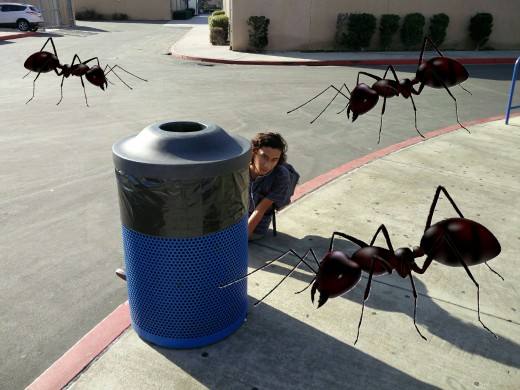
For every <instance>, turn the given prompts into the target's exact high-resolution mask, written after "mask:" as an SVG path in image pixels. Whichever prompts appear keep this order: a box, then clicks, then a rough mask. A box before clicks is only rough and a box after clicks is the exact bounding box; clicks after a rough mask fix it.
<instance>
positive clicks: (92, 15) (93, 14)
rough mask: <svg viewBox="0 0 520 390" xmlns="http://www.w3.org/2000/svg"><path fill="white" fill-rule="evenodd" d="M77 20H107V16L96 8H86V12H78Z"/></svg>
mask: <svg viewBox="0 0 520 390" xmlns="http://www.w3.org/2000/svg"><path fill="white" fill-rule="evenodd" d="M76 19H77V20H105V16H104V15H103V14H100V13H99V12H97V11H96V10H95V9H94V8H85V10H84V11H80V12H76Z"/></svg>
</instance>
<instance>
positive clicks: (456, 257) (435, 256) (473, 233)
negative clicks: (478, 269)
mask: <svg viewBox="0 0 520 390" xmlns="http://www.w3.org/2000/svg"><path fill="white" fill-rule="evenodd" d="M441 192H442V193H444V195H446V197H447V199H448V200H449V202H450V203H451V205H452V206H453V208H454V209H455V211H456V212H457V214H458V215H459V218H449V219H445V220H443V221H440V222H437V223H435V224H433V225H432V223H431V222H432V218H433V213H434V211H435V207H436V205H437V201H438V199H439V196H440V194H441ZM380 232H382V233H383V235H384V237H385V240H386V244H387V246H388V248H382V247H378V246H374V243H375V241H376V238H377V236H378V234H379V233H380ZM336 236H340V237H343V238H345V239H347V240H349V241H351V242H353V243H354V244H356V245H358V246H359V247H360V248H359V249H358V250H356V251H355V252H354V253H353V254H352V255H351V256H349V255H348V254H347V253H345V252H342V251H339V250H335V249H334V239H335V237H336ZM500 251H501V247H500V243H499V242H498V240H497V239H496V237H495V236H494V235H493V233H491V232H490V231H489V230H488V229H487V228H486V227H484V226H483V225H481V224H480V223H478V222H475V221H472V220H470V219H467V218H464V216H463V215H462V213H461V212H460V210H459V208H458V207H457V205H456V204H455V201H454V200H453V199H452V198H451V196H450V195H449V193H448V192H447V190H446V189H445V188H444V187H442V186H439V187H437V190H436V192H435V196H434V199H433V201H432V205H431V207H430V212H429V214H428V218H427V220H426V227H425V229H424V234H423V236H422V238H421V241H420V246H418V247H414V248H413V249H409V248H399V249H397V250H396V251H394V249H393V246H392V243H391V241H390V236H389V234H388V231H387V229H386V227H385V225H381V226H379V228H378V229H377V231H376V233H375V235H374V237H373V238H372V241H371V242H370V244H366V243H365V242H363V241H361V240H360V239H358V238H355V237H353V236H350V235H347V234H345V233H341V232H334V233H333V234H332V237H331V239H330V245H329V249H328V252H327V254H326V255H325V256H324V257H323V259H322V260H321V261H318V259H317V257H316V254H315V253H314V251H313V249H312V248H311V249H309V250H308V251H307V252H306V253H305V254H304V256H300V255H298V253H296V251H294V250H293V249H290V250H288V251H287V252H285V253H283V254H282V255H280V256H278V257H277V258H276V259H274V260H270V261H268V262H267V263H266V264H264V265H263V266H261V267H260V268H258V269H255V270H253V271H252V272H250V273H248V274H247V275H245V276H242V277H241V278H239V279H236V280H233V281H231V282H229V283H226V284H224V285H222V286H221V287H226V286H229V285H231V284H233V283H236V282H238V281H240V280H242V279H244V278H246V277H248V276H249V275H251V274H253V273H255V272H257V271H259V270H261V269H263V268H265V267H267V266H269V265H270V264H272V263H274V262H275V261H278V260H280V259H281V258H283V257H284V256H286V255H288V254H293V255H295V256H296V257H298V259H299V261H298V263H297V264H296V265H295V266H293V267H292V269H291V270H290V272H289V273H288V274H287V275H285V277H284V278H283V279H282V280H281V281H280V282H279V283H278V284H277V285H276V286H274V287H273V288H272V289H271V290H270V291H269V292H268V293H267V294H266V295H264V296H263V297H262V298H261V299H260V300H259V301H257V302H256V303H255V305H258V304H259V303H260V302H262V301H263V300H264V299H265V298H266V297H267V296H268V295H269V294H271V293H272V292H273V291H274V290H275V289H276V288H277V287H278V286H279V285H280V284H281V283H282V282H283V281H284V280H285V279H286V278H288V277H289V276H290V275H291V274H292V273H293V272H294V271H295V270H296V268H297V267H298V266H299V265H300V264H301V263H304V264H305V265H306V266H307V267H308V268H309V269H310V270H311V271H312V272H313V273H314V274H315V277H314V278H313V280H312V281H311V282H310V283H309V286H310V285H311V284H312V289H311V301H312V302H313V303H314V297H315V294H316V291H318V292H319V294H320V295H319V299H318V308H319V307H321V306H323V305H324V304H325V303H326V302H327V300H328V299H329V298H335V297H338V296H340V295H342V294H344V293H346V292H348V291H350V290H351V289H352V288H354V287H355V286H356V285H357V284H358V282H359V281H360V279H361V274H362V272H365V273H367V274H368V282H367V285H366V287H365V293H364V295H363V305H362V309H361V316H360V319H359V323H358V329H357V336H356V340H355V342H354V344H356V343H357V341H358V338H359V331H360V327H361V322H362V320H363V312H364V308H365V301H366V300H367V299H368V297H369V294H370V288H371V283H372V277H373V276H380V275H384V274H386V273H388V274H391V273H392V270H396V271H397V273H398V275H399V276H401V277H402V278H406V277H408V276H409V277H410V283H411V287H412V292H413V296H414V319H413V321H414V326H415V328H416V330H417V332H418V333H419V335H420V336H421V337H422V338H423V339H424V340H426V338H425V337H424V336H423V335H422V333H421V332H420V330H419V328H418V327H417V324H416V313H417V296H418V294H417V291H416V289H415V283H414V280H413V276H412V272H416V273H419V274H423V273H424V272H426V270H427V269H428V267H429V266H430V265H431V263H432V261H433V260H436V261H437V262H439V263H441V264H444V265H447V266H452V267H464V269H465V271H466V273H467V274H468V276H469V277H470V279H471V280H472V281H473V283H474V284H475V286H476V287H477V309H478V310H477V313H478V320H479V322H480V323H481V324H482V326H483V327H484V328H485V329H486V330H487V331H489V332H490V333H491V334H492V335H493V336H494V337H495V338H497V336H496V335H495V333H493V332H492V331H491V330H490V329H489V328H488V327H487V326H486V325H485V324H484V323H483V322H482V320H481V319H480V287H479V284H478V283H477V282H476V280H475V278H474V277H473V275H472V274H471V271H470V270H469V267H470V266H473V265H478V264H482V263H485V264H486V265H487V266H488V268H489V269H490V270H491V271H492V272H494V273H495V274H497V275H498V276H499V277H500V278H502V276H500V275H499V274H498V273H497V272H496V271H494V270H493V269H492V268H491V267H489V265H488V264H487V261H489V260H491V259H493V258H495V257H496V256H498V254H499V253H500ZM309 254H311V255H312V257H313V258H314V261H315V262H316V264H317V266H318V268H317V269H315V268H314V267H313V266H311V265H310V264H309V262H307V261H306V260H305V258H306V257H307V256H308V255H309ZM425 254H426V256H427V257H426V260H425V261H424V263H423V266H422V267H419V265H417V264H416V262H415V259H416V258H418V257H422V256H424V255H425ZM502 279H503V278H502ZM309 286H307V287H306V288H305V289H307V288H308V287H309ZM305 289H304V290H305ZM304 290H302V291H304ZM302 291H299V292H298V293H300V292H302Z"/></svg>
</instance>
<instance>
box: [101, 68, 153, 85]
mask: <svg viewBox="0 0 520 390" xmlns="http://www.w3.org/2000/svg"><path fill="white" fill-rule="evenodd" d="M107 68H110V70H109V71H108V72H107V73H106V74H109V73H110V72H114V74H116V72H115V70H114V69H115V68H119V69H121V70H122V71H123V72H126V73H128V74H129V75H130V76H134V77H135V78H137V79H139V80H142V81H146V82H148V80H146V79H143V78H142V77H139V76H137V75H135V74H133V73H130V72H129V71H127V70H126V69H124V68H121V67H120V66H119V65H114V66H108V65H107V66H105V70H106V69H107ZM116 76H117V75H116ZM117 78H119V76H117ZM119 80H121V79H120V78H119ZM121 81H122V80H121Z"/></svg>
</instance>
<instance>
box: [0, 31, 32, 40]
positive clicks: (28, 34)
mask: <svg viewBox="0 0 520 390" xmlns="http://www.w3.org/2000/svg"><path fill="white" fill-rule="evenodd" d="M36 34H38V33H37V32H36V31H34V32H26V33H20V34H12V35H4V36H0V41H7V40H8V39H16V38H23V37H30V36H32V35H36Z"/></svg>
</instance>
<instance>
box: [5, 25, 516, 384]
mask: <svg viewBox="0 0 520 390" xmlns="http://www.w3.org/2000/svg"><path fill="white" fill-rule="evenodd" d="M80 27H81V28H78V29H75V30H70V31H69V30H60V31H54V32H50V33H49V32H48V33H42V34H37V35H34V36H30V37H26V38H23V39H17V40H12V41H1V42H0V52H1V53H2V55H1V56H0V65H1V68H2V69H3V76H2V78H0V91H1V93H0V115H1V118H2V119H1V127H0V141H1V142H0V166H1V168H0V178H1V179H2V183H3V186H2V188H1V189H0V219H1V225H0V226H1V228H0V229H1V233H2V234H1V236H0V253H1V258H2V259H3V264H4V272H3V273H2V275H1V276H0V304H1V307H2V312H1V314H0V339H1V341H2V342H1V343H0V354H1V356H4V357H8V358H4V359H3V363H2V365H1V366H0V381H1V382H2V383H3V384H4V386H6V388H9V389H19V388H24V387H26V386H27V385H28V384H29V383H31V381H32V380H33V379H34V378H36V377H37V376H39V375H40V374H41V373H42V372H43V371H44V370H45V369H46V368H47V367H48V366H49V365H50V364H52V363H53V362H54V361H55V360H56V359H58V358H59V357H60V356H62V355H63V353H64V352H65V351H67V350H68V349H69V348H70V347H71V346H72V345H74V344H75V343H76V342H77V340H79V339H80V338H81V337H82V336H83V335H84V334H86V333H87V332H88V331H89V330H90V329H92V328H93V327H94V326H95V325H96V324H98V323H99V322H100V321H101V320H102V319H103V318H105V317H106V316H107V315H108V314H109V313H111V312H112V311H113V310H114V309H115V308H116V307H117V306H119V305H120V304H121V303H123V302H124V301H125V300H126V299H127V292H126V288H125V286H124V284H123V283H121V282H120V281H119V280H118V279H117V278H116V277H115V275H114V270H115V268H117V267H120V266H122V264H123V260H122V247H121V242H120V236H121V232H120V222H119V211H118V206H117V194H116V184H115V181H114V175H113V164H112V156H111V146H112V144H113V143H115V142H116V141H117V140H119V139H121V138H122V137H124V136H127V135H130V134H134V133H137V132H139V131H140V130H142V129H143V128H144V127H146V126H147V125H149V124H151V123H156V122H162V121H165V120H166V121H167V120H196V121H200V122H203V123H204V122H206V123H216V124H218V125H220V126H221V127H222V128H224V129H225V130H227V131H229V132H233V133H237V134H240V135H242V136H244V137H247V138H250V137H252V136H253V135H254V134H255V133H256V132H258V131H262V130H266V129H271V130H275V131H278V132H280V133H282V134H283V135H284V136H285V138H286V139H287V140H288V142H289V148H290V149H289V160H290V161H291V162H292V163H293V164H294V165H295V166H298V170H299V171H300V173H301V174H302V178H301V181H302V182H303V183H304V182H307V181H309V180H312V179H313V178H315V177H317V176H319V175H321V174H323V173H326V172H328V171H330V170H331V169H334V168H336V167H338V166H340V165H342V164H344V163H345V162H348V161H350V160H353V159H355V158H359V157H361V156H364V155H367V154H369V153H371V152H373V151H375V150H378V149H382V148H384V147H387V146H390V145H394V144H396V143H398V142H402V141H404V140H407V139H409V138H412V137H415V136H417V134H416V132H415V129H414V127H413V123H414V122H413V110H412V107H411V104H410V102H409V101H405V100H396V101H393V100H392V101H388V102H387V106H386V113H385V116H384V125H383V132H382V139H381V142H380V143H379V144H378V143H377V133H378V129H379V123H380V122H379V121H380V111H378V110H377V109H376V110H374V111H373V112H371V113H370V114H368V115H366V116H364V117H362V118H359V119H358V120H357V121H356V122H355V123H354V124H352V123H349V122H348V121H347V120H346V118H345V116H344V115H336V114H335V112H337V111H340V110H341V109H342V108H343V106H344V103H340V102H338V103H337V104H335V107H334V108H333V109H331V110H330V111H328V112H327V114H326V115H324V116H323V117H322V118H320V119H319V120H318V121H316V122H315V123H314V124H313V125H310V124H309V122H310V121H311V120H312V119H313V118H314V117H315V116H316V115H317V114H318V113H319V111H321V109H322V108H323V107H324V105H325V104H326V103H327V102H328V100H327V99H324V100H317V101H315V102H313V103H312V104H309V105H307V106H306V107H305V108H303V109H301V110H299V111H297V112H295V113H293V114H290V115H288V114H287V111H289V110H290V109H292V108H294V107H295V106H297V105H299V104H300V103H302V102H304V101H306V100H308V99H309V98H310V97H312V96H314V95H316V94H317V93H319V92H320V91H321V90H323V89H324V88H326V87H327V86H328V85H330V84H333V85H342V84H343V83H344V82H348V83H353V82H354V81H355V79H356V77H357V73H358V72H359V71H360V70H361V69H363V70H365V71H368V72H371V73H380V72H382V70H384V69H383V68H382V67H359V68H352V67H322V68H314V67H283V66H270V67H258V66H240V65H223V64H208V63H196V62H189V61H182V60H180V59H176V58H172V56H169V55H168V54H167V53H168V50H169V48H170V47H171V45H172V44H173V43H174V42H176V41H177V40H178V39H180V38H181V37H182V36H183V34H184V33H185V32H186V31H187V29H188V27H184V26H172V25H168V24H162V23H146V24H144V23H101V22H100V23H93V22H92V23H82V24H81V25H80ZM48 37H52V38H53V40H54V43H55V45H56V49H57V53H58V56H59V58H60V60H61V61H62V62H63V63H70V62H71V61H72V59H73V57H74V55H75V54H78V56H80V58H81V59H82V60H85V59H89V58H93V57H98V58H99V60H100V62H101V63H102V64H110V65H112V66H113V65H115V64H117V65H119V66H121V67H123V68H124V69H126V70H128V71H129V72H132V73H134V74H136V75H138V76H140V77H142V78H144V79H146V80H147V81H146V82H144V81H141V80H138V79H135V78H133V77H132V76H129V75H125V74H124V73H121V76H122V78H123V79H124V80H125V82H127V83H128V84H129V85H130V86H131V87H132V88H133V89H132V90H130V89H129V88H127V87H126V86H124V85H123V84H122V83H121V82H119V81H118V80H117V79H111V81H112V82H113V84H109V85H108V88H107V90H106V91H101V90H100V89H95V88H94V87H93V86H92V85H88V84H87V85H86V88H85V91H84V90H83V88H82V86H81V82H80V80H78V79H77V78H69V79H65V80H64V84H63V100H62V101H61V103H60V104H59V105H57V103H58V101H59V100H60V95H61V93H60V83H61V78H59V77H57V76H56V75H55V74H54V73H48V74H44V75H41V76H40V77H39V78H38V80H37V81H36V82H35V84H34V88H35V90H34V91H35V95H34V99H32V100H31V101H30V102H29V103H27V101H28V100H29V98H30V97H31V95H32V92H33V80H34V77H35V75H34V74H30V75H29V76H27V77H25V78H24V76H25V75H26V73H27V72H26V70H25V69H24V68H23V62H24V61H25V59H26V58H27V57H28V56H29V55H30V54H31V53H34V52H36V51H38V50H40V49H41V47H42V45H43V44H44V43H45V41H46V40H47V38H48ZM467 68H468V70H469V72H470V75H471V77H470V79H469V80H468V81H467V82H466V83H465V84H464V86H465V88H466V89H467V90H468V91H470V92H471V95H470V94H468V93H467V92H465V91H464V90H462V89H460V88H454V89H453V94H454V96H455V97H456V98H457V101H458V112H459V117H460V120H461V122H466V121H470V120H478V119H480V118H489V117H494V116H497V115H503V114H504V112H505V103H506V101H507V96H508V93H509V83H510V78H511V71H512V66H511V65H469V66H468V67H467ZM397 70H398V72H399V74H400V75H401V76H402V77H406V75H410V74H411V73H412V72H414V71H415V68H414V67H413V66H400V67H398V68H397ZM85 94H86V95H87V97H88V106H87V105H86V101H85ZM329 100H330V99H329ZM416 105H417V109H418V114H417V120H418V126H419V128H420V129H421V131H423V132H425V133H426V132H428V131H433V130H436V129H439V128H443V127H446V126H451V125H453V124H454V123H455V120H454V118H455V112H454V111H455V110H454V102H453V100H452V99H451V98H450V97H449V96H448V95H447V94H446V93H445V92H444V91H439V90H430V91H425V92H424V94H422V95H421V96H420V97H419V98H417V99H416ZM489 146H490V147H492V146H493V145H492V144H490V145H489Z"/></svg>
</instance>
